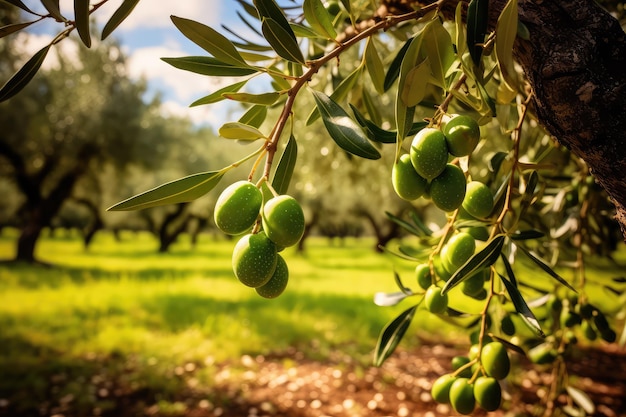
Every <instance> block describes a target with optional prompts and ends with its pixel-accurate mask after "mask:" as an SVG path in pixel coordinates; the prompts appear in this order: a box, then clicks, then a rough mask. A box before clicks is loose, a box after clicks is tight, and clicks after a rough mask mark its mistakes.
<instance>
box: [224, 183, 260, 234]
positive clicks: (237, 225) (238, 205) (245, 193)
mask: <svg viewBox="0 0 626 417" xmlns="http://www.w3.org/2000/svg"><path fill="white" fill-rule="evenodd" d="M261 204H263V195H262V193H261V190H259V189H258V188H257V187H256V186H255V185H254V184H253V183H251V182H250V181H237V182H235V183H233V184H231V185H229V186H228V187H226V189H224V191H222V193H221V194H220V196H219V197H218V199H217V203H215V212H214V213H213V217H214V219H215V224H216V225H217V227H218V228H219V229H220V230H221V231H222V232H224V233H226V234H229V235H239V234H241V233H244V232H245V231H247V230H248V229H250V227H252V225H253V224H254V222H255V221H256V219H257V217H258V216H259V212H260V211H261Z"/></svg>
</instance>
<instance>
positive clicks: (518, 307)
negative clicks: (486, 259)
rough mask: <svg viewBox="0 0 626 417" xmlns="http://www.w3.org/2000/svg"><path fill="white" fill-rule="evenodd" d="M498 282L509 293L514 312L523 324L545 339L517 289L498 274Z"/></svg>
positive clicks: (537, 322)
mask: <svg viewBox="0 0 626 417" xmlns="http://www.w3.org/2000/svg"><path fill="white" fill-rule="evenodd" d="M498 276H499V277H500V280H501V281H502V282H503V283H504V286H505V287H506V291H507V292H508V293H509V296H510V297H511V301H512V302H513V306H514V307H515V311H517V312H518V313H519V315H520V316H521V317H522V319H523V321H524V323H526V324H527V325H528V326H529V327H530V329H531V330H533V331H534V332H535V333H536V334H537V335H538V336H541V337H545V336H546V335H545V334H544V333H543V330H541V326H540V325H539V321H538V320H537V318H536V317H535V315H534V314H533V312H532V310H531V309H530V307H528V304H526V300H524V297H522V294H521V293H520V292H519V290H518V289H517V287H516V286H515V285H513V283H511V281H509V280H508V279H507V278H506V277H504V276H502V275H500V274H498Z"/></svg>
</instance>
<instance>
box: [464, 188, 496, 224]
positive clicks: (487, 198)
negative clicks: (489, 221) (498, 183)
mask: <svg viewBox="0 0 626 417" xmlns="http://www.w3.org/2000/svg"><path fill="white" fill-rule="evenodd" d="M462 206H463V208H464V209H465V211H467V212H468V213H469V214H470V215H472V216H474V217H476V218H479V219H484V218H486V217H488V216H489V215H490V214H491V212H492V211H493V193H492V192H491V190H490V189H489V187H487V186H486V185H485V184H483V183H482V182H480V181H470V182H469V183H468V184H467V187H466V192H465V198H464V199H463V204H462Z"/></svg>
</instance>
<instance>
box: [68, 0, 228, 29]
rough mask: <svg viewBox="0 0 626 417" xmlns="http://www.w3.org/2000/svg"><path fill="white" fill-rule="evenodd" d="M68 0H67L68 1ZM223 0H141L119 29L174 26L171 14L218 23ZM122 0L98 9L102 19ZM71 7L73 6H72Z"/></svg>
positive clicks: (206, 23) (207, 23)
mask: <svg viewBox="0 0 626 417" xmlns="http://www.w3.org/2000/svg"><path fill="white" fill-rule="evenodd" d="M67 1H68V0H66V2H67ZM223 3H224V2H223V1H215V0H208V1H207V0H179V1H167V2H163V1H157V0H141V1H140V2H139V3H138V4H137V6H136V7H135V9H134V10H133V12H132V13H131V14H130V15H129V16H128V17H127V18H126V20H124V22H123V23H122V24H121V25H120V27H119V28H118V30H120V31H128V30H133V29H138V28H142V29H145V28H159V27H172V21H171V20H170V16H171V15H175V16H180V17H185V18H188V19H194V20H198V21H199V22H202V23H204V24H205V25H208V26H214V25H218V24H219V22H220V19H221V18H222V6H223ZM120 4H121V0H116V1H111V2H109V3H107V4H106V6H103V7H102V10H100V11H98V13H97V14H98V15H99V17H100V19H102V18H103V16H106V17H105V18H104V20H105V21H106V19H108V17H110V16H111V15H112V14H113V12H114V11H115V10H116V9H117V7H119V5H120ZM70 7H71V6H70Z"/></svg>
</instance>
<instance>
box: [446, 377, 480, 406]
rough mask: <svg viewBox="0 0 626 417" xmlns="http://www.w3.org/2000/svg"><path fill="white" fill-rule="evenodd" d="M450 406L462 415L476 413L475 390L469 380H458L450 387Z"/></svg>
mask: <svg viewBox="0 0 626 417" xmlns="http://www.w3.org/2000/svg"><path fill="white" fill-rule="evenodd" d="M450 404H451V405H452V408H454V411H456V412H457V413H460V414H470V413H471V412H472V411H474V407H475V406H476V400H475V399H474V388H473V387H472V385H471V384H470V383H469V379H467V378H457V380H456V381H454V382H453V383H452V385H451V386H450Z"/></svg>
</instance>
